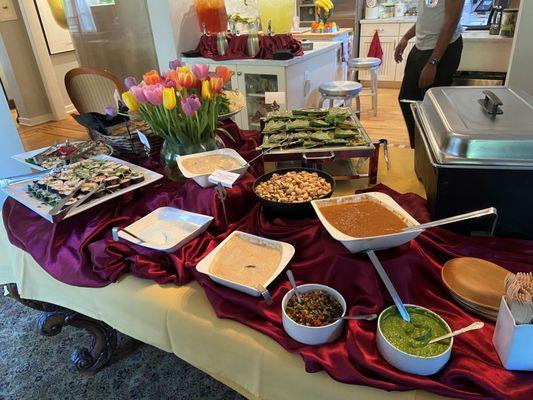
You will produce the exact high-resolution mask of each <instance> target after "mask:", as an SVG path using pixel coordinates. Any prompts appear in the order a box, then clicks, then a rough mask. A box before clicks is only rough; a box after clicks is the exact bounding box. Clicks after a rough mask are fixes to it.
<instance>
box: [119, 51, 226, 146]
mask: <svg viewBox="0 0 533 400" xmlns="http://www.w3.org/2000/svg"><path fill="white" fill-rule="evenodd" d="M169 67H170V69H169V70H168V71H166V72H164V73H163V74H162V75H160V74H159V73H158V72H157V71H155V70H152V71H148V72H147V73H145V74H144V75H143V80H142V82H140V83H137V81H136V80H135V78H134V77H132V76H129V77H127V78H126V79H125V82H124V83H125V85H126V88H127V89H128V91H126V92H124V93H122V100H123V101H124V103H125V104H126V106H127V107H128V109H129V114H130V116H131V117H132V118H133V119H140V120H143V121H145V122H147V123H148V124H149V125H150V127H151V128H152V130H153V131H154V133H156V134H157V135H159V136H161V137H162V138H163V139H165V140H166V141H167V142H170V143H172V144H175V145H190V144H198V143H205V142H208V141H211V140H214V139H215V132H216V130H217V125H218V118H217V117H218V115H217V109H218V105H219V104H220V103H221V102H223V101H224V98H223V95H222V91H223V87H224V84H225V83H227V82H228V81H229V80H231V77H232V75H233V72H231V71H230V70H229V69H227V68H226V67H222V66H218V67H217V68H216V70H215V72H213V73H210V72H209V66H208V65H207V64H196V65H193V66H192V67H191V68H190V69H189V68H188V67H186V66H183V65H181V63H180V62H179V61H177V60H176V61H172V62H170V63H169Z"/></svg>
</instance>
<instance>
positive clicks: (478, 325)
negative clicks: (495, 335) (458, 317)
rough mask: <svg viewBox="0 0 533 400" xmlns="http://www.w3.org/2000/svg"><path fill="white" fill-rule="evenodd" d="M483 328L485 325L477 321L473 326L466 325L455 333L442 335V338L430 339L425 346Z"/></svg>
mask: <svg viewBox="0 0 533 400" xmlns="http://www.w3.org/2000/svg"><path fill="white" fill-rule="evenodd" d="M484 326H485V324H484V323H483V322H481V321H477V322H474V323H473V324H470V325H468V326H467V327H465V328H462V329H458V330H456V331H453V332H450V333H447V334H446V335H442V336H439V337H436V338H434V339H431V340H430V341H429V342H428V343H427V344H431V343H435V342H440V341H441V340H444V339H448V338H451V337H454V336H457V335H462V334H463V333H466V332H470V331H475V330H477V329H481V328H483V327H484Z"/></svg>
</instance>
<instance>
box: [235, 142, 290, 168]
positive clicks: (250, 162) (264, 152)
mask: <svg viewBox="0 0 533 400" xmlns="http://www.w3.org/2000/svg"><path fill="white" fill-rule="evenodd" d="M292 141H293V140H291V139H290V138H289V137H286V138H285V139H283V140H281V141H280V142H279V143H276V144H274V145H273V146H270V147H268V148H266V149H264V150H262V151H261V153H259V154H258V155H257V156H255V157H254V158H252V159H251V160H250V161H247V162H246V164H244V165H243V167H246V166H247V167H249V166H250V165H251V164H252V163H253V162H254V161H255V160H257V159H259V158H261V157H263V156H264V155H265V154H267V153H268V152H269V151H272V150H274V149H277V148H281V149H283V148H284V147H288V146H290V145H291V144H292Z"/></svg>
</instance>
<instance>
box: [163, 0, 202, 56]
mask: <svg viewBox="0 0 533 400" xmlns="http://www.w3.org/2000/svg"><path fill="white" fill-rule="evenodd" d="M168 6H169V12H170V19H171V21H172V26H173V32H174V43H175V44H176V50H177V54H178V57H179V56H180V55H181V53H182V52H183V51H187V50H191V49H195V48H196V46H197V45H198V40H200V36H201V34H202V33H201V31H200V27H199V25H198V19H197V18H196V11H195V10H194V6H193V0H179V1H173V0H168Z"/></svg>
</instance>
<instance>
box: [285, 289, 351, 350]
mask: <svg viewBox="0 0 533 400" xmlns="http://www.w3.org/2000/svg"><path fill="white" fill-rule="evenodd" d="M298 290H299V292H300V293H307V292H310V291H312V290H322V291H324V292H326V293H328V294H330V295H332V296H333V297H335V299H337V301H338V302H339V303H341V306H342V316H344V315H345V314H346V301H345V300H344V297H342V295H341V294H340V293H339V292H337V291H336V290H335V289H333V288H331V287H329V286H325V285H319V284H317V283H309V284H306V285H300V286H298ZM293 292H294V290H293V289H291V290H289V291H288V292H287V293H286V294H285V296H284V297H283V300H282V302H281V313H282V321H283V328H284V329H285V332H287V334H288V335H289V336H290V337H291V338H293V339H294V340H296V341H298V342H300V343H304V344H310V345H318V344H325V343H329V342H333V341H334V340H337V339H338V338H339V336H340V335H341V334H342V331H343V328H344V320H343V319H339V320H338V321H335V322H334V323H332V324H329V325H325V326H305V325H301V324H298V323H296V322H295V321H293V320H292V319H291V318H290V317H289V316H288V315H287V313H286V312H285V307H287V304H288V303H289V300H290V298H291V297H292V294H293Z"/></svg>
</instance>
